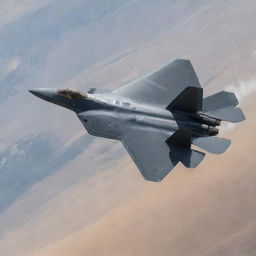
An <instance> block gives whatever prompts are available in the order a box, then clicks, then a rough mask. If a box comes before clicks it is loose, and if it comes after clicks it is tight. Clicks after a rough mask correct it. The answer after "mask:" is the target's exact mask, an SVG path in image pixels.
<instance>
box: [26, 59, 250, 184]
mask: <svg viewBox="0 0 256 256" xmlns="http://www.w3.org/2000/svg"><path fill="white" fill-rule="evenodd" d="M30 92H31V93H33V94H34V95H36V96H38V97H39V98H41V99H44V100H46V101H49V102H52V103H55V104H57V105H60V106H62V107H65V108H68V109H70V110H72V111H74V112H75V113H76V114H77V116H78V118H79V119H80V120H81V122H82V123H83V125H84V127H85V128H86V130H87V131H88V133H89V134H91V135H95V136H99V137H104V138H109V139H115V140H120V141H121V142H122V143H123V145H124V147H125V148H126V150H127V151H128V153H129V154H130V156H131V157H132V159H133V161H134V162H135V164H136V165H137V167H138V168H139V170H140V172H141V173H142V175H143V177H144V178H145V179H146V180H150V181H161V180H162V179H163V178H164V177H165V176H166V175H167V174H168V173H169V172H170V171H171V170H172V169H173V168H174V167H175V166H176V165H177V164H178V162H182V163H183V164H184V165H185V166H186V167H189V168H194V167H196V166H197V165H198V164H199V163H200V162H201V161H202V160H203V158H204V156H205V153H203V152H201V151H198V150H195V149H192V147H191V146H192V145H195V146H196V147H199V148H202V149H203V150H205V151H208V152H210V153H214V154H221V153H223V152H225V151H226V149H227V148H228V147H229V145H230V143H231V142H230V140H228V139H224V138H219V137H217V134H218V131H219V130H218V129H217V128H216V127H217V126H219V125H220V123H221V121H222V120H224V121H228V122H240V121H243V120H244V119H245V117H244V114H243V112H242V111H241V109H240V108H238V107H236V105H237V104H238V100H237V98H236V96H235V94H234V93H231V92H227V91H221V92H218V93H216V94H213V95H211V96H208V97H205V98H203V89H202V88H201V86H200V83H199V81H198V78H197V76H196V73H195V71H194V69H193V67H192V65H191V63H190V61H189V60H183V59H176V60H173V61H171V62H170V63H168V64H167V65H165V66H163V67H161V68H160V69H158V70H155V71H154V72H152V73H150V74H147V75H145V76H143V77H141V78H139V79H137V80H135V81H133V82H131V83H128V84H127V85H124V86H123V87H121V88H119V89H116V90H113V91H111V92H109V93H106V92H102V93H101V92H100V91H97V90H96V89H95V88H91V89H89V90H87V92H79V91H77V90H74V89H45V88H40V89H33V90H30Z"/></svg>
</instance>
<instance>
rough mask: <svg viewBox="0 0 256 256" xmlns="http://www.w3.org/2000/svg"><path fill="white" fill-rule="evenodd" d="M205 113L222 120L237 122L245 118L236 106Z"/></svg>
mask: <svg viewBox="0 0 256 256" xmlns="http://www.w3.org/2000/svg"><path fill="white" fill-rule="evenodd" d="M206 114H207V115H209V116H211V117H213V118H217V119H220V120H223V121H227V122H231V123H238V122H241V121H243V120H245V116H244V113H243V111H242V110H241V109H240V108H237V107H233V106H231V107H226V108H220V109H215V110H212V111H209V112H206Z"/></svg>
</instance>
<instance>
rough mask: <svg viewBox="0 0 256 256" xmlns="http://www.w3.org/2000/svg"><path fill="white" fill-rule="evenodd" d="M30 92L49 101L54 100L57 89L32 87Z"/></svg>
mask: <svg viewBox="0 0 256 256" xmlns="http://www.w3.org/2000/svg"><path fill="white" fill-rule="evenodd" d="M29 92H30V93H32V94H34V95H35V96H37V97H39V98H41V99H43V100H47V101H52V100H53V99H54V98H55V97H56V90H55V89H49V88H35V89H30V90H29Z"/></svg>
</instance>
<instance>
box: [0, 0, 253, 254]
mask: <svg viewBox="0 0 256 256" xmlns="http://www.w3.org/2000/svg"><path fill="white" fill-rule="evenodd" d="M255 12H256V2H255V1H253V0H243V1H238V0H226V1H221V0H211V1H210V0H209V1H204V0H191V1H190V0H158V1H153V0H128V1H127V0H126V1H125V0H73V1H70V0H37V1H34V0H1V1H0V104H1V107H0V120H1V126H0V254H1V255H3V256H7V255H8V256H16V255H17V256H23V255H24V256H32V255H33V256H34V255H35V256H58V255H61V256H70V255H72V256H82V255H86V256H87V255H88V256H90V255H93V256H94V255H95V256H105V255H107V256H108V255H110V256H117V255H118V256H119V255H122V256H136V255H138V256H141V255H152V256H153V255H163V256H165V255H177V256H178V255H180V256H183V255H195V256H198V255H210V256H213V255H214V256H215V255H218V256H219V255H225V256H227V255H232V256H234V255H237V256H241V255H250V256H251V255H256V200H255V196H256V186H255V183H256V162H255V154H256V143H255V142H256V116H255V110H256V102H255V100H254V99H255V96H256V75H255V73H256V16H255ZM174 58H185V59H190V60H191V62H192V64H193V66H194V68H195V71H196V72H197V74H198V77H199V80H200V82H201V84H202V86H203V87H204V93H205V95H209V94H211V93H214V92H217V91H219V90H231V91H234V92H235V93H236V95H237V97H238V98H239V100H240V106H241V107H242V108H243V110H244V112H245V114H246V117H247V120H246V121H245V122H243V123H241V124H239V125H237V126H235V125H227V124H224V126H223V129H222V130H221V135H220V136H223V137H226V138H230V139H231V140H232V145H231V147H230V148H229V150H228V151H227V152H226V153H225V154H224V155H217V156H216V155H211V154H207V156H206V158H205V160H204V162H203V163H202V164H201V165H200V166H199V167H198V168H196V169H186V168H185V167H183V166H182V165H181V164H179V165H178V167H176V168H175V169H174V170H173V171H172V172H171V173H170V174H169V175H168V176H167V177H166V178H165V179H164V180H163V181H162V182H161V183H151V182H147V181H145V180H144V179H143V178H142V176H141V175H140V173H139V171H138V170H137V168H136V167H135V165H134V163H133V162H132V160H131V159H130V157H129V155H128V154H127V153H126V151H125V150H124V149H123V147H122V145H121V143H120V142H116V141H111V140H106V139H101V138H94V137H91V136H89V135H87V133H86V131H85V130H84V128H83V127H82V124H81V123H80V122H79V120H78V119H77V117H76V116H75V115H74V113H72V112H70V111H68V110H66V109H63V108H60V107H58V106H56V105H53V104H48V103H46V102H43V101H41V100H39V99H38V98H36V97H34V96H33V95H31V94H29V92H28V89H31V88H35V87H53V88H69V87H72V88H77V89H80V90H83V89H86V88H90V87H96V88H109V89H114V88H117V87H120V86H122V85H123V84H125V83H127V82H129V81H131V80H132V79H136V78H138V77H140V76H141V75H144V74H146V73H147V72H151V71H152V70H154V69H156V68H158V67H159V66H162V65H163V64H164V63H166V62H168V61H169V60H170V59H174Z"/></svg>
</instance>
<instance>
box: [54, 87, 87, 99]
mask: <svg viewBox="0 0 256 256" xmlns="http://www.w3.org/2000/svg"><path fill="white" fill-rule="evenodd" d="M57 92H58V94H59V95H60V96H64V97H66V98H69V99H86V98H88V95H87V93H84V92H79V91H77V90H75V89H72V88H69V89H60V90H58V91H57Z"/></svg>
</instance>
